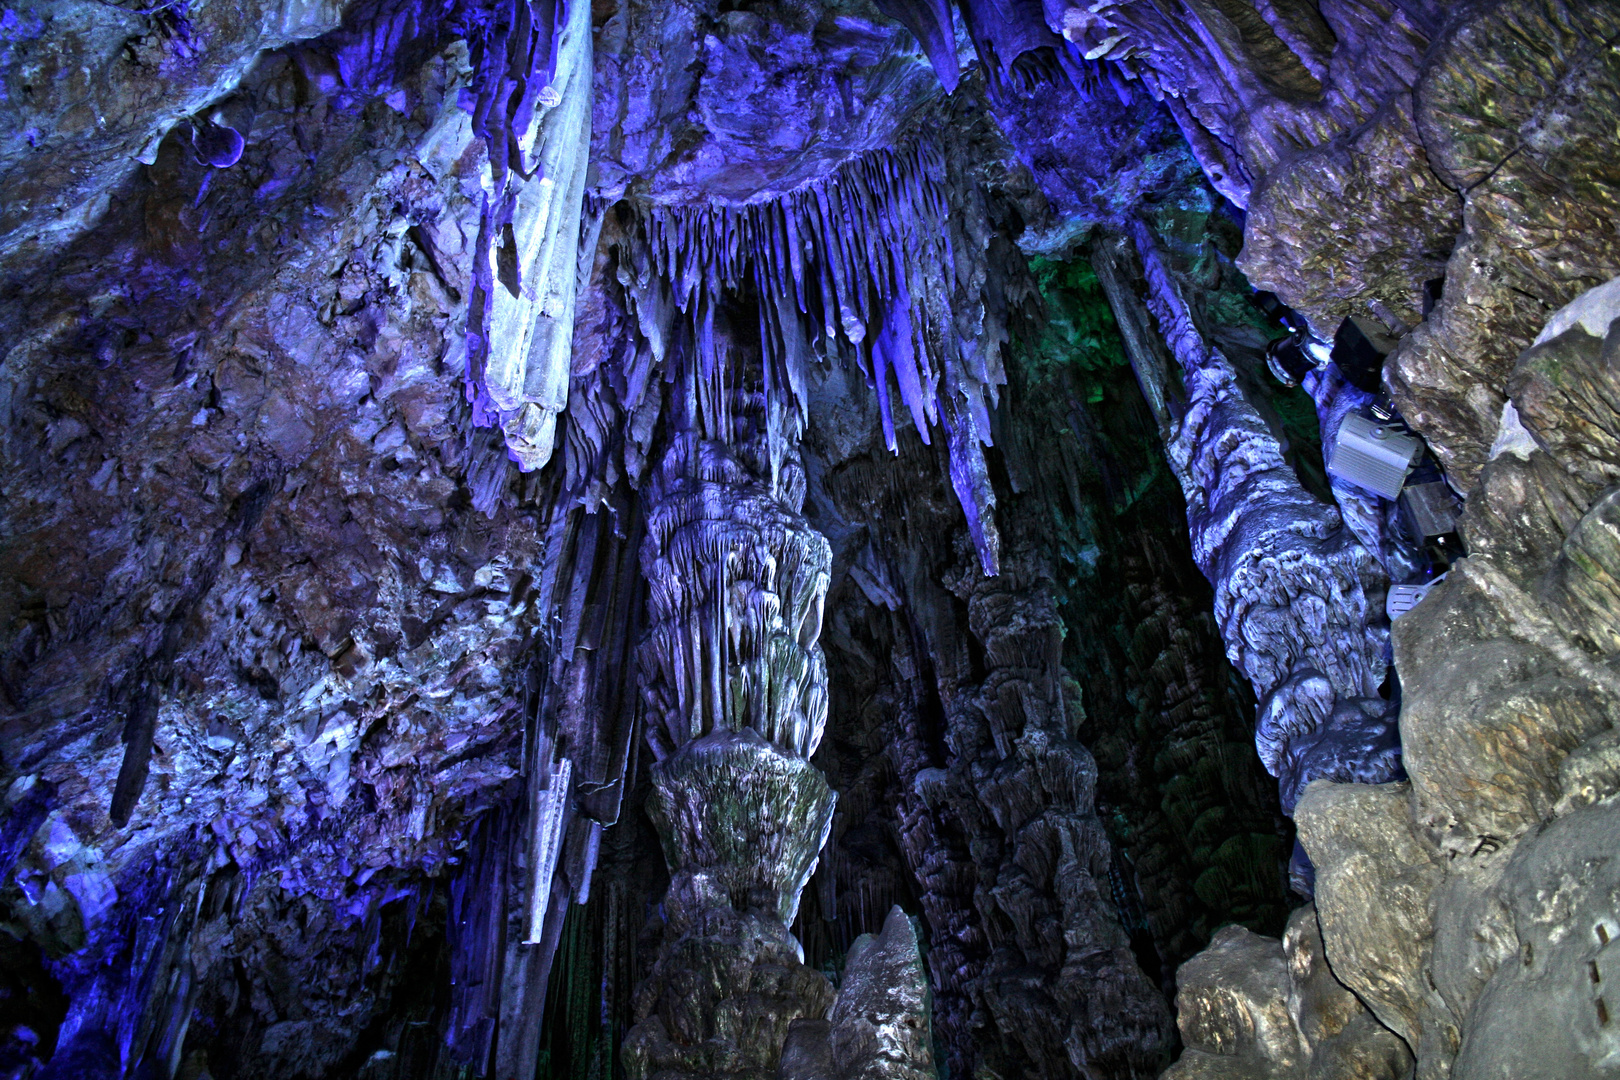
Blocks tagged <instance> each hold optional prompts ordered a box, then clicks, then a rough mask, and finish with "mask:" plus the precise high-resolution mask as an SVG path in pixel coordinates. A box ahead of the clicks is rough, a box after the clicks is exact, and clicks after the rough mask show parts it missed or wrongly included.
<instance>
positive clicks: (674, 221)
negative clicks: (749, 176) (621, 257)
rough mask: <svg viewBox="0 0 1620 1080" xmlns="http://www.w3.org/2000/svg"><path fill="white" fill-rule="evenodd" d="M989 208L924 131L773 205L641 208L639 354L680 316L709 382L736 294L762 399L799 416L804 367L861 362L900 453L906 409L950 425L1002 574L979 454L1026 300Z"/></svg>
mask: <svg viewBox="0 0 1620 1080" xmlns="http://www.w3.org/2000/svg"><path fill="white" fill-rule="evenodd" d="M991 209H992V208H991V206H990V197H989V196H988V195H987V194H986V192H985V191H984V190H983V189H982V187H981V186H980V185H979V184H978V183H977V182H976V181H974V180H973V179H972V178H971V177H970V176H968V175H967V173H966V167H965V165H964V164H962V162H961V161H960V160H957V159H956V158H955V157H954V156H953V155H950V154H948V153H946V152H945V151H943V150H942V149H941V147H939V146H938V145H936V144H935V143H933V142H932V141H930V140H927V139H919V140H918V141H917V142H916V143H914V144H913V145H912V146H910V147H909V148H907V149H904V150H900V151H895V152H891V151H887V150H881V151H876V152H874V153H871V154H867V155H865V156H863V157H861V158H859V159H856V160H855V161H853V162H851V163H849V164H847V165H845V166H844V167H843V168H841V169H840V170H839V171H838V172H836V173H834V174H832V175H831V176H829V177H827V178H826V179H824V180H822V181H819V182H817V183H815V184H811V185H809V186H807V187H805V188H802V189H800V190H799V191H796V192H794V193H793V194H791V195H789V196H787V197H785V198H783V199H781V200H778V201H774V202H768V203H758V204H750V205H746V206H740V207H732V206H713V207H707V208H704V209H700V210H677V209H673V208H651V209H648V210H646V211H644V212H643V213H642V214H641V215H640V216H639V218H638V220H637V223H636V227H635V229H634V230H633V232H632V234H631V235H630V237H629V238H628V240H627V244H628V246H629V247H630V249H631V257H630V258H629V259H628V261H627V268H625V269H621V271H620V275H621V282H622V284H623V285H624V286H625V289H626V291H627V293H628V294H629V295H630V296H631V297H632V300H633V307H634V313H635V315H636V317H637V319H638V322H639V325H640V329H641V334H642V337H643V338H644V339H645V340H646V342H647V345H648V350H647V354H646V356H645V357H644V358H640V359H638V361H637V363H638V364H642V363H646V364H658V363H661V362H663V360H664V358H665V355H666V353H667V351H668V348H669V342H670V340H671V336H672V335H673V334H674V333H675V332H676V329H677V324H680V326H681V332H682V333H688V334H689V335H690V337H691V339H692V341H693V343H694V344H693V349H694V352H695V357H696V360H695V362H696V363H697V364H699V365H700V368H701V370H702V371H703V372H704V373H705V377H712V375H711V374H710V373H712V372H714V371H715V370H717V369H718V368H719V366H720V364H721V360H720V357H719V356H718V355H717V351H716V344H715V342H716V339H715V335H714V318H715V313H716V311H717V310H718V309H719V307H720V306H721V305H722V303H723V302H724V301H725V298H726V297H727V296H737V295H740V294H745V293H746V294H750V295H752V296H753V297H756V298H757V299H758V310H759V335H760V340H761V342H762V343H763V347H764V361H763V363H764V382H763V389H764V393H765V395H766V398H767V400H769V401H772V402H777V401H779V400H780V401H786V402H790V403H791V404H792V405H793V407H794V408H796V409H797V410H798V411H799V413H800V415H801V416H802V415H803V411H804V408H805V401H804V378H805V374H804V373H805V368H806V366H807V365H809V364H813V363H817V362H820V361H821V360H823V359H824V358H841V359H843V358H847V359H853V361H854V362H855V363H856V364H858V365H859V366H860V368H861V370H862V372H863V374H865V375H866V377H867V379H868V381H869V383H870V384H871V386H872V387H873V390H874V392H875V393H876V395H877V400H878V407H879V411H880V413H881V415H882V418H883V433H884V440H885V442H886V443H887V445H888V447H889V449H890V450H891V451H893V450H894V449H895V446H896V443H895V416H896V413H897V410H898V409H899V408H902V407H903V408H904V409H905V410H906V411H907V413H908V414H909V416H910V418H911V421H912V423H913V424H914V425H915V426H916V428H917V431H918V434H919V435H920V436H921V437H922V439H923V441H924V442H925V443H927V442H929V441H930V440H931V439H932V432H933V431H934V430H936V429H939V428H943V430H944V434H945V438H946V440H947V444H948V446H949V448H950V458H951V483H952V486H953V488H954V489H955V491H956V494H957V498H958V499H959V501H960V502H961V505H962V509H963V512H964V513H965V514H966V515H967V520H968V527H969V529H970V530H971V532H972V533H973V537H974V543H975V546H976V547H977V548H978V551H979V557H980V562H981V564H982V567H983V569H984V572H985V573H987V574H990V573H994V572H995V571H996V568H997V565H998V561H999V554H998V553H999V549H1000V538H999V536H998V534H997V531H996V525H995V519H994V508H995V495H994V493H993V491H992V489H991V485H990V480H989V475H988V472H987V471H986V467H985V461H984V450H983V448H984V447H985V446H987V445H989V444H990V442H991V431H990V419H989V416H990V410H991V409H992V408H994V407H995V404H996V402H997V400H998V398H999V388H1000V387H1001V386H1002V385H1003V384H1004V383H1005V382H1006V376H1005V374H1004V372H1003V369H1002V361H1001V347H1002V345H1003V344H1004V343H1005V341H1006V339H1007V328H1006V326H1007V313H1008V311H1009V310H1012V309H1015V308H1016V307H1017V306H1018V305H1020V304H1021V303H1023V302H1024V299H1025V298H1024V297H1023V296H1022V295H1020V294H1015V293H1014V291H1013V288H1012V282H1011V280H1010V279H1009V277H1008V276H1007V275H1006V273H1005V269H1004V264H1003V262H1002V260H1000V259H998V258H997V257H996V246H995V245H996V244H997V243H998V242H1000V241H1001V240H1002V237H1001V234H1000V232H999V231H998V230H997V229H995V228H994V227H993V226H992V224H991ZM629 268H633V269H629ZM894 390H897V391H898V393H899V397H900V401H899V402H898V403H897V402H894V401H893V400H892V399H891V393H892V392H894ZM773 407H774V406H773Z"/></svg>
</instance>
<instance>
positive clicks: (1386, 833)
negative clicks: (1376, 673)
mask: <svg viewBox="0 0 1620 1080" xmlns="http://www.w3.org/2000/svg"><path fill="white" fill-rule="evenodd" d="M1588 314H1589V318H1588V320H1587V321H1588V322H1589V323H1591V324H1595V325H1603V323H1604V320H1605V319H1606V318H1608V317H1609V316H1612V315H1620V311H1614V310H1613V309H1612V308H1610V309H1608V310H1604V309H1602V308H1601V307H1599V308H1596V309H1594V310H1591V311H1589V312H1588ZM1566 325H1567V322H1566ZM1617 345H1620V328H1616V332H1612V333H1608V334H1607V335H1606V337H1605V338H1603V339H1599V338H1597V337H1594V336H1592V335H1590V334H1588V333H1587V330H1586V328H1585V326H1584V325H1576V326H1573V327H1571V328H1570V329H1568V330H1565V331H1564V332H1563V333H1561V334H1558V335H1557V336H1555V337H1552V338H1551V339H1550V340H1548V341H1546V342H1545V343H1543V344H1541V345H1538V346H1536V347H1535V348H1533V349H1530V350H1528V351H1527V352H1525V353H1524V354H1523V356H1522V357H1521V358H1520V360H1519V363H1518V365H1517V368H1516V371H1515V374H1514V376H1513V378H1512V379H1511V381H1510V384H1509V385H1510V386H1511V387H1512V388H1513V390H1514V393H1515V395H1516V400H1515V411H1516V412H1517V413H1518V414H1519V415H1520V416H1521V417H1522V421H1521V422H1522V423H1523V425H1524V426H1525V428H1526V430H1527V431H1528V432H1529V434H1530V435H1531V436H1532V438H1533V439H1534V442H1533V444H1532V448H1531V449H1528V450H1524V451H1521V453H1514V454H1508V453H1504V454H1503V456H1501V457H1498V458H1496V459H1495V460H1493V461H1491V462H1490V463H1488V464H1487V465H1486V466H1485V468H1484V469H1483V471H1482V475H1481V481H1480V485H1479V487H1478V488H1477V489H1476V490H1475V491H1474V492H1473V494H1472V495H1471V496H1470V499H1469V503H1468V509H1467V513H1466V514H1465V524H1464V529H1465V533H1466V538H1467V540H1468V543H1469V546H1470V550H1471V551H1472V554H1471V555H1470V557H1469V558H1467V559H1465V560H1463V561H1462V562H1461V563H1460V564H1459V565H1458V566H1457V567H1456V568H1455V569H1454V570H1453V571H1452V573H1451V575H1450V577H1449V578H1448V580H1447V581H1446V582H1445V583H1444V584H1443V585H1441V586H1440V587H1438V588H1437V589H1436V590H1435V591H1434V593H1433V594H1432V595H1431V596H1430V597H1429V598H1428V599H1426V600H1425V601H1424V602H1423V603H1422V604H1421V605H1419V607H1418V608H1417V609H1416V610H1415V611H1413V612H1412V613H1410V614H1409V615H1407V616H1403V617H1402V618H1401V619H1400V620H1399V621H1398V622H1397V623H1396V627H1395V649H1396V661H1397V666H1398V667H1399V669H1400V671H1401V673H1402V682H1403V687H1404V694H1403V701H1402V709H1401V732H1402V737H1403V747H1404V752H1405V760H1406V767H1407V770H1408V772H1409V774H1410V776H1411V785H1410V787H1409V788H1408V787H1407V786H1406V785H1386V786H1381V787H1369V788H1355V787H1346V786H1342V785H1327V784H1316V785H1313V786H1312V787H1311V788H1310V789H1309V790H1308V791H1307V792H1306V794H1305V797H1304V798H1303V799H1302V800H1301V803H1300V807H1299V814H1298V822H1299V826H1300V836H1301V841H1302V842H1303V843H1304V845H1305V847H1306V849H1307V850H1308V851H1309V852H1310V854H1311V857H1312V859H1313V860H1314V861H1315V863H1316V866H1317V893H1316V896H1317V907H1318V911H1319V913H1320V918H1321V923H1322V929H1323V935H1324V939H1325V941H1326V945H1327V956H1328V959H1329V961H1330V963H1331V964H1332V967H1333V972H1334V974H1335V975H1336V976H1338V977H1339V978H1340V979H1341V980H1343V981H1344V983H1345V984H1346V985H1347V986H1349V987H1350V988H1351V989H1352V990H1354V991H1355V993H1356V994H1357V996H1359V997H1360V998H1361V1000H1362V1001H1364V1002H1366V1004H1367V1005H1368V1007H1370V1008H1371V1009H1372V1010H1373V1012H1374V1013H1375V1014H1376V1015H1377V1017H1378V1018H1379V1019H1380V1020H1381V1021H1382V1022H1383V1023H1385V1024H1387V1025H1388V1026H1389V1027H1390V1028H1391V1029H1393V1030H1394V1031H1396V1032H1397V1033H1399V1034H1400V1035H1401V1036H1402V1038H1403V1039H1404V1040H1405V1041H1406V1043H1407V1045H1408V1046H1410V1047H1411V1048H1412V1049H1413V1051H1414V1052H1415V1054H1416V1056H1417V1069H1418V1075H1419V1076H1420V1077H1429V1076H1435V1077H1439V1076H1448V1075H1449V1076H1452V1077H1485V1076H1506V1075H1513V1076H1547V1077H1552V1076H1586V1075H1598V1073H1599V1070H1600V1069H1601V1068H1602V1067H1603V1066H1602V1063H1603V1062H1604V1061H1605V1060H1606V1059H1607V1057H1608V1055H1609V1054H1610V1053H1612V1049H1611V1048H1610V1046H1609V1044H1608V1042H1607V1039H1608V1038H1609V1036H1608V1034H1607V1031H1606V1030H1605V1029H1606V1028H1607V1027H1608V1025H1607V1024H1606V1023H1604V1022H1603V1018H1604V1017H1605V1016H1606V1015H1607V1012H1606V1010H1607V1007H1608V1006H1607V1002H1606V1001H1605V1002H1604V1004H1603V1005H1601V1006H1600V1005H1599V1004H1598V1002H1599V999H1601V998H1602V997H1603V989H1602V987H1603V980H1604V978H1605V977H1606V964H1607V961H1606V960H1605V959H1604V957H1605V956H1606V955H1607V954H1606V953H1603V952H1602V950H1603V949H1604V948H1605V946H1606V945H1607V943H1608V940H1609V937H1610V936H1611V935H1610V934H1609V929H1608V924H1607V923H1606V922H1603V919H1605V918H1607V917H1608V916H1606V915H1601V914H1599V911H1598V907H1597V906H1593V905H1601V904H1605V903H1609V902H1610V901H1609V900H1602V901H1599V900H1597V899H1596V897H1598V896H1608V895H1609V894H1608V893H1607V892H1606V891H1605V890H1608V889H1610V888H1612V886H1610V885H1608V884H1605V883H1604V882H1606V881H1607V878H1606V877H1605V876H1604V875H1605V874H1606V870H1605V869H1604V867H1606V866H1608V864H1609V862H1610V861H1611V859H1610V855H1609V850H1610V848H1611V846H1612V832H1605V830H1606V829H1612V824H1611V823H1610V821H1609V817H1608V815H1609V813H1610V808H1609V805H1608V801H1609V800H1610V797H1611V796H1612V795H1613V794H1614V792H1615V791H1616V790H1617V789H1616V787H1615V782H1616V780H1617V778H1620V777H1617V774H1616V773H1615V771H1614V758H1613V749H1612V746H1613V741H1614V740H1613V724H1614V720H1615V717H1616V716H1617V715H1620V676H1617V674H1616V672H1615V671H1614V669H1613V667H1612V666H1610V664H1609V663H1608V662H1607V661H1608V660H1609V658H1610V657H1611V656H1612V655H1613V651H1614V646H1613V643H1612V635H1611V633H1610V631H1609V630H1608V629H1607V628H1608V627H1610V626H1612V623H1613V612H1614V610H1615V608H1614V607H1613V605H1612V602H1611V601H1610V599H1609V597H1610V595H1612V594H1611V593H1610V592H1609V589H1610V585H1611V583H1612V581H1613V580H1614V576H1615V571H1616V568H1617V567H1620V562H1617V558H1616V557H1617V555H1620V551H1617V550H1616V546H1615V544H1614V541H1613V539H1612V537H1613V536H1614V530H1615V526H1614V523H1613V514H1614V511H1613V501H1614V495H1613V494H1612V492H1609V493H1606V492H1605V490H1604V489H1605V488H1607V487H1608V486H1609V485H1610V484H1612V482H1613V474H1612V472H1611V471H1610V469H1611V467H1610V466H1608V465H1607V464H1606V462H1607V461H1610V460H1613V456H1612V448H1613V447H1614V446H1615V445H1616V434H1617V433H1620V409H1617V408H1616V405H1620V401H1617V400H1616V398H1615V397H1614V394H1613V389H1612V387H1613V385H1614V379H1615V377H1616V376H1615V372H1616V370H1617V361H1620V350H1617ZM1577 424H1578V425H1585V429H1584V437H1583V438H1580V439H1575V438H1571V437H1570V435H1569V432H1570V430H1571V427H1572V425H1577ZM1521 455H1522V456H1521ZM1599 611H1601V612H1602V615H1598V614H1597V612H1599ZM1600 837H1602V838H1601V839H1600ZM1531 897H1534V898H1535V899H1534V900H1532V899H1531ZM1554 927H1556V929H1554Z"/></svg>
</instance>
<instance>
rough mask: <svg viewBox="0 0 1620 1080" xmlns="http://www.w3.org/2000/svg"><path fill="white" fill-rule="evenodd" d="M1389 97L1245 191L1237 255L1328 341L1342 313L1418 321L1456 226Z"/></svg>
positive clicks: (1403, 104) (1405, 115) (1405, 110)
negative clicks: (1361, 118) (1362, 120)
mask: <svg viewBox="0 0 1620 1080" xmlns="http://www.w3.org/2000/svg"><path fill="white" fill-rule="evenodd" d="M1412 108H1413V106H1412V98H1411V95H1410V94H1406V93H1402V94H1397V95H1395V96H1394V97H1392V98H1391V99H1390V100H1389V101H1388V103H1387V104H1385V105H1384V106H1383V107H1382V108H1380V109H1379V111H1378V113H1377V115H1376V116H1374V117H1372V118H1371V119H1370V120H1369V121H1368V122H1367V123H1366V124H1364V125H1360V126H1357V127H1356V128H1354V129H1353V130H1351V131H1348V132H1346V133H1344V134H1343V135H1340V136H1338V137H1337V138H1335V139H1333V140H1331V141H1330V142H1327V143H1324V144H1323V145H1321V146H1319V147H1315V148H1313V149H1311V150H1309V151H1307V152H1304V153H1301V154H1299V155H1297V156H1295V157H1293V158H1291V159H1290V160H1289V161H1288V162H1287V163H1285V164H1283V165H1280V166H1278V167H1277V168H1276V169H1274V170H1272V172H1271V173H1270V174H1269V175H1268V176H1267V178H1266V181H1265V183H1264V184H1263V185H1261V186H1260V187H1259V188H1258V189H1257V190H1256V192H1255V194H1254V197H1253V198H1252V199H1251V200H1250V202H1249V217H1248V221H1247V222H1246V223H1245V226H1244V244H1243V255H1242V257H1241V258H1240V259H1239V260H1238V264H1239V265H1240V266H1241V267H1242V268H1243V272H1244V273H1245V274H1246V275H1248V278H1249V280H1250V281H1251V282H1253V284H1254V287H1255V288H1257V289H1270V290H1271V291H1272V292H1275V293H1276V294H1277V295H1278V296H1280V297H1282V298H1283V299H1284V300H1286V301H1287V302H1288V304H1289V305H1290V306H1292V307H1293V308H1294V309H1295V310H1297V311H1299V313H1300V314H1302V315H1304V316H1305V317H1306V318H1307V319H1308V320H1309V321H1310V324H1311V327H1312V330H1313V332H1314V335H1315V336H1316V337H1317V338H1319V339H1321V340H1323V341H1331V340H1333V334H1334V331H1335V330H1337V329H1338V327H1339V323H1340V322H1342V321H1343V320H1344V319H1345V318H1346V317H1347V316H1350V315H1358V316H1362V317H1366V316H1368V315H1373V316H1375V317H1377V316H1380V315H1383V316H1388V315H1393V316H1394V318H1395V319H1397V320H1398V321H1399V322H1400V324H1401V325H1403V326H1416V325H1417V324H1418V323H1420V322H1422V321H1423V317H1424V314H1425V312H1424V304H1423V287H1424V284H1425V283H1426V282H1429V281H1431V280H1433V279H1435V278H1440V277H1444V276H1445V271H1446V259H1447V257H1448V256H1449V255H1450V254H1451V248H1452V245H1453V243H1454V242H1455V240H1456V237H1457V233H1458V232H1459V231H1461V229H1462V219H1461V215H1460V205H1461V204H1460V202H1459V199H1458V197H1457V194H1456V193H1455V192H1454V191H1452V190H1450V189H1449V188H1447V187H1446V185H1445V184H1443V183H1441V181H1440V179H1439V177H1437V176H1435V174H1434V171H1433V170H1432V169H1431V168H1430V167H1429V162H1428V156H1427V154H1426V152H1425V150H1424V146H1423V143H1422V141H1421V139H1420V138H1419V135H1418V132H1417V128H1416V126H1415V125H1414V124H1413V120H1412Z"/></svg>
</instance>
